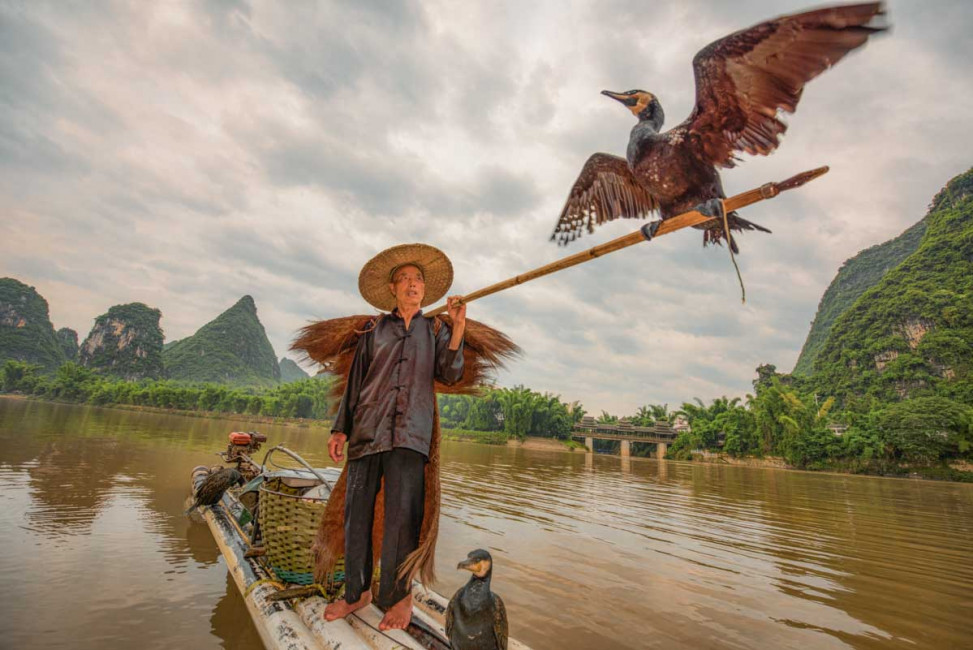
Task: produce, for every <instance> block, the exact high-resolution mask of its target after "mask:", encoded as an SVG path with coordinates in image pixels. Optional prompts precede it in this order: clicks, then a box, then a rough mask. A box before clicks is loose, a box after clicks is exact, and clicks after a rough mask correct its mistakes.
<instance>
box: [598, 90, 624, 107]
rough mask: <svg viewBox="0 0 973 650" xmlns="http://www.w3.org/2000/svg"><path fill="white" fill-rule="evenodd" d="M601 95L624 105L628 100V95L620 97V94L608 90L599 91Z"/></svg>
mask: <svg viewBox="0 0 973 650" xmlns="http://www.w3.org/2000/svg"><path fill="white" fill-rule="evenodd" d="M601 94H602V95H605V96H606V97H611V98H612V99H614V100H616V101H619V102H621V103H623V104H624V103H626V102H627V101H628V99H629V96H628V95H622V94H621V93H614V92H612V91H610V90H603V91H601Z"/></svg>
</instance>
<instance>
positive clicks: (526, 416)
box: [439, 386, 585, 440]
mask: <svg viewBox="0 0 973 650" xmlns="http://www.w3.org/2000/svg"><path fill="white" fill-rule="evenodd" d="M584 414H585V411H584V409H583V408H582V407H581V405H580V404H579V403H577V402H573V403H571V404H568V403H565V402H562V401H561V397H560V395H553V394H551V393H538V392H537V391H534V390H531V389H529V388H526V387H524V386H514V387H513V388H490V389H485V390H484V391H482V392H481V394H479V395H475V396H474V395H440V396H439V417H440V419H441V421H442V425H443V427H444V428H449V429H465V430H467V431H496V432H502V434H503V435H504V436H505V437H506V438H517V439H519V440H524V439H525V438H526V437H527V436H537V437H542V438H559V439H567V438H569V437H570V433H571V427H572V425H573V424H574V423H575V422H577V421H579V420H580V419H581V418H582V417H583V416H584Z"/></svg>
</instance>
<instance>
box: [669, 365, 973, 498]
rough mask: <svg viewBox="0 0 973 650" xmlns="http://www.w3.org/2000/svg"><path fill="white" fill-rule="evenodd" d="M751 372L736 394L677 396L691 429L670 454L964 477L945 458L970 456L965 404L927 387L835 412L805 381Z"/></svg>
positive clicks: (970, 420)
mask: <svg viewBox="0 0 973 650" xmlns="http://www.w3.org/2000/svg"><path fill="white" fill-rule="evenodd" d="M757 374H758V378H757V380H755V381H754V382H753V385H754V393H753V394H748V395H747V396H746V398H744V399H741V398H732V399H729V398H727V397H720V398H717V399H714V400H713V401H712V402H711V403H710V404H708V405H707V404H704V403H703V401H702V400H699V399H698V398H697V399H696V400H695V401H694V402H691V403H685V404H683V405H682V409H681V410H680V411H679V412H680V413H682V414H684V415H685V416H686V418H687V419H688V421H689V424H690V426H691V431H689V432H685V433H682V434H680V435H679V437H678V438H677V439H676V441H675V443H674V444H673V445H672V446H671V447H670V450H669V454H670V457H672V458H677V459H678V458H686V457H689V456H690V455H691V454H692V452H693V451H694V450H698V449H710V450H712V449H717V448H720V447H721V448H722V451H723V452H724V453H726V454H729V455H731V456H738V457H739V456H766V455H774V456H781V457H783V458H784V459H785V460H786V461H787V463H788V464H790V465H792V466H794V467H798V468H804V469H839V470H850V471H854V472H873V473H881V474H894V473H900V472H901V471H903V469H904V468H911V469H913V470H916V469H924V470H932V471H925V472H924V473H927V474H935V473H936V468H937V467H938V468H939V469H940V470H942V473H944V474H945V475H947V476H946V477H948V478H954V479H955V478H959V479H968V478H970V476H968V475H969V474H970V473H968V472H966V473H961V472H953V471H951V470H949V469H948V468H947V467H946V466H945V465H946V463H947V462H948V461H951V460H956V459H970V458H971V452H973V408H971V407H970V406H969V405H967V404H964V403H962V402H959V401H955V400H952V399H949V398H948V397H944V396H941V395H928V396H922V397H914V398H911V399H905V400H902V401H898V402H892V403H881V402H874V401H873V402H869V403H867V405H863V404H862V403H861V402H855V401H852V400H848V403H847V405H846V406H845V408H844V409H842V410H841V411H840V412H836V410H835V400H834V398H833V397H829V398H826V399H821V398H820V397H819V395H818V394H817V393H816V392H815V390H814V384H813V383H812V382H810V381H807V380H804V379H803V378H801V377H794V376H789V375H782V374H778V373H777V372H776V368H775V367H774V366H770V365H764V366H760V367H759V368H758V369H757ZM863 406H865V407H864V408H863Z"/></svg>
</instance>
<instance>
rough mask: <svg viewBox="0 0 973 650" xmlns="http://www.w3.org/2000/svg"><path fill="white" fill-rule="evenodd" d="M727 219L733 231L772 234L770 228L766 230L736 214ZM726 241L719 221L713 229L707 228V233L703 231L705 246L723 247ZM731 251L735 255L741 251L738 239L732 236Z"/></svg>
mask: <svg viewBox="0 0 973 650" xmlns="http://www.w3.org/2000/svg"><path fill="white" fill-rule="evenodd" d="M726 218H727V221H728V222H729V224H730V230H731V231H733V230H739V231H744V230H759V231H760V232H767V233H769V232H770V229H769V228H764V227H763V226H761V225H760V224H756V223H753V222H752V221H747V220H746V219H744V218H742V217H741V216H740V215H738V214H737V213H736V212H731V213H729V214H728V215H726ZM724 239H726V235H725V234H724V233H723V223H722V222H720V221H717V222H716V223H714V224H713V226H712V227H711V228H707V229H706V230H705V231H703V246H709V245H710V244H715V245H717V246H722V245H723V240H724ZM730 250H732V251H733V254H734V255H737V254H739V253H740V249H739V247H738V246H737V243H736V237H734V236H733V235H732V234H731V235H730Z"/></svg>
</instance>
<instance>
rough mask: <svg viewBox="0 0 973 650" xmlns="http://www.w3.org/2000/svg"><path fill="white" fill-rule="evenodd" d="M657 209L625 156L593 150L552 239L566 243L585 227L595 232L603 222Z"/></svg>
mask: <svg viewBox="0 0 973 650" xmlns="http://www.w3.org/2000/svg"><path fill="white" fill-rule="evenodd" d="M657 209H658V203H657V202H656V200H655V198H654V197H653V196H652V195H651V194H649V193H648V192H647V191H646V190H645V189H643V188H642V186H641V185H639V184H638V182H637V181H636V180H635V177H634V176H632V172H631V171H630V170H629V168H628V162H627V161H626V160H625V159H624V158H619V157H618V156H611V155H609V154H607V153H596V154H594V155H593V156H591V157H590V158H588V161H587V162H586V163H585V164H584V167H583V168H582V169H581V175H580V176H578V180H576V181H575V182H574V186H573V187H572V188H571V193H570V194H568V200H567V203H565V205H564V209H563V210H562V211H561V217H560V218H559V219H558V221H557V225H556V226H555V227H554V233H553V234H552V235H551V241H554V240H557V242H558V244H562V245H563V244H567V243H568V242H572V241H574V240H575V239H577V238H578V237H580V236H581V233H582V231H583V230H585V229H587V230H588V232H589V233H590V232H594V230H595V226H598V225H601V224H603V223H605V222H606V221H612V220H614V219H619V218H625V219H633V218H644V217H648V216H649V215H650V214H651V213H652V212H654V211H655V210H657Z"/></svg>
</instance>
